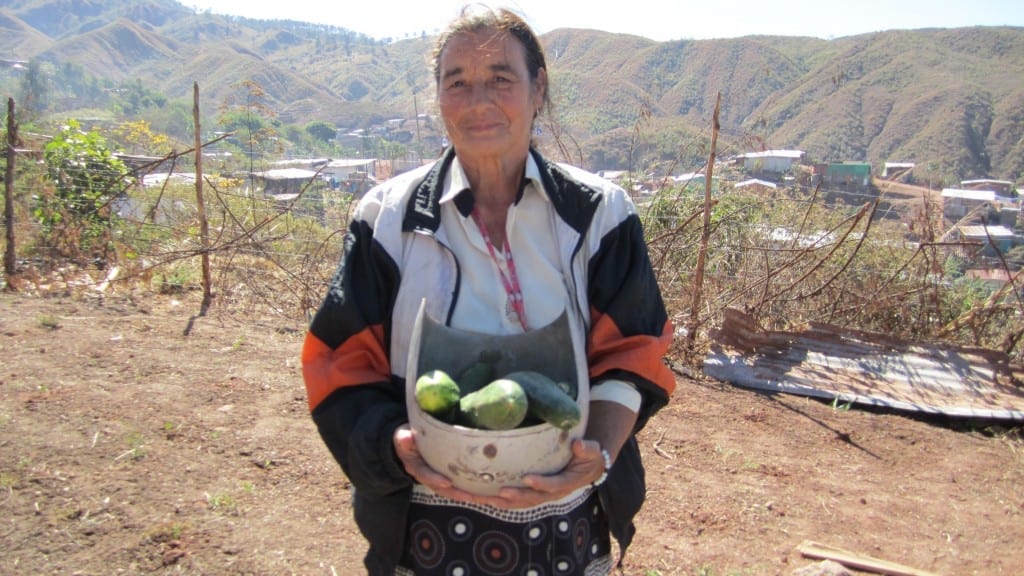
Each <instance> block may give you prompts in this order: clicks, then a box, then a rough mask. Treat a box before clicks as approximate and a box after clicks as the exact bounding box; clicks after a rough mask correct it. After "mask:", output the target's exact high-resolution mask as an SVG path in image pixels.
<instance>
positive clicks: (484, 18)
mask: <svg viewBox="0 0 1024 576" xmlns="http://www.w3.org/2000/svg"><path fill="white" fill-rule="evenodd" d="M483 30H494V31H495V32H497V33H498V34H503V33H505V34H511V35H512V37H513V38H515V39H516V40H519V42H520V43H521V44H522V45H523V48H525V52H526V68H527V70H529V72H530V80H531V81H536V80H537V74H538V72H539V71H540V69H541V68H544V69H545V70H546V69H547V67H548V66H547V63H546V62H545V59H544V48H543V47H542V46H541V45H540V40H539V39H538V38H537V35H536V34H534V33H533V29H531V28H530V25H529V24H527V23H526V21H525V20H523V19H522V17H520V16H519V15H518V14H516V13H515V12H512V11H511V10H508V9H505V8H490V7H487V6H484V5H481V4H475V5H468V6H465V7H464V8H463V9H462V12H461V13H460V14H459V17H458V18H456V19H455V20H453V21H452V22H451V23H450V24H448V27H447V28H445V30H444V31H443V32H441V35H440V36H438V37H437V42H436V43H435V44H434V51H433V53H432V54H431V69H432V71H433V73H434V82H435V83H437V84H440V82H441V52H443V51H444V49H445V46H447V45H448V41H449V40H451V39H452V37H454V36H458V35H459V34H465V33H474V32H480V31H483ZM548 83H549V84H550V77H549V80H548ZM550 93H551V90H550V89H546V90H544V107H545V108H547V107H548V106H549V105H550V103H551V99H550V97H549V94H550Z"/></svg>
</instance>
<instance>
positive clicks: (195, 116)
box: [192, 82, 213, 316]
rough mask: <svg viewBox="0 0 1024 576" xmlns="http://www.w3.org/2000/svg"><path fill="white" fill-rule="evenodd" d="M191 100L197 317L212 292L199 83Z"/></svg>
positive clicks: (208, 300) (205, 308)
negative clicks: (199, 273)
mask: <svg viewBox="0 0 1024 576" xmlns="http://www.w3.org/2000/svg"><path fill="white" fill-rule="evenodd" d="M192 100H193V105H192V121H193V124H194V129H195V140H196V210H197V211H198V214H199V242H200V246H201V247H202V257H201V258H202V265H203V304H202V306H201V307H200V309H199V310H200V311H199V315H200V316H205V315H206V311H207V310H209V308H210V301H211V300H212V299H213V292H212V289H211V287H210V284H211V282H210V227H209V223H208V222H207V221H206V206H205V204H204V203H203V142H202V134H203V133H202V130H200V123H199V82H194V83H193V84H192Z"/></svg>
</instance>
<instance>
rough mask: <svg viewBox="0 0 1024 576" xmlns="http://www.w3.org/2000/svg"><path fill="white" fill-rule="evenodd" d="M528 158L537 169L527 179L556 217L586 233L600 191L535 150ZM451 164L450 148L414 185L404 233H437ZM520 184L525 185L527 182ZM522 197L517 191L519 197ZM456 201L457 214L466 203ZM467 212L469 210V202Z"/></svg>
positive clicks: (453, 153)
mask: <svg viewBox="0 0 1024 576" xmlns="http://www.w3.org/2000/svg"><path fill="white" fill-rule="evenodd" d="M530 154H531V155H532V156H533V161H534V164H535V165H536V167H537V174H532V172H533V171H532V170H529V169H528V174H527V178H539V180H540V181H539V182H538V184H539V185H540V186H541V188H542V189H543V192H544V194H545V195H546V196H547V197H548V199H549V200H550V201H551V203H552V204H553V205H554V208H555V211H556V212H557V213H558V215H559V217H560V218H561V219H562V220H564V221H565V222H566V223H567V224H569V226H571V227H572V228H573V229H574V230H576V232H578V233H579V234H583V233H585V232H586V230H587V228H588V227H589V225H590V221H591V220H592V219H593V217H594V213H595V212H596V210H597V207H598V205H599V204H600V201H601V193H600V191H599V190H595V189H593V188H591V187H589V186H587V185H585V184H583V183H581V182H580V181H579V180H577V179H575V178H573V177H572V176H571V175H570V174H569V173H568V172H567V171H566V170H565V169H564V168H562V167H560V166H558V165H556V164H554V163H552V162H549V161H547V160H546V159H545V158H544V157H543V156H541V154H540V152H538V151H537V150H535V149H533V148H531V149H530ZM454 161H455V148H454V147H451V146H449V147H448V149H446V150H445V151H444V153H443V154H442V155H441V158H440V159H439V160H438V161H437V162H435V163H434V166H433V167H432V168H431V169H430V170H429V171H428V172H427V175H426V176H425V177H424V178H423V179H422V180H421V181H420V182H419V183H418V184H416V185H415V189H414V190H413V193H412V196H411V197H410V198H409V204H408V206H407V209H406V212H405V218H404V220H403V222H402V231H403V232H427V233H430V234H433V233H435V232H437V229H438V228H439V227H440V225H441V198H442V195H443V194H444V189H445V188H444V182H445V178H446V177H447V175H448V172H449V171H450V170H451V168H452V164H453V162H454ZM523 182H524V183H525V182H526V178H524V179H523ZM460 192H461V191H460ZM522 193H523V191H522V190H520V191H519V194H520V197H522ZM455 201H456V205H457V207H459V209H460V211H462V210H463V209H465V208H466V206H465V205H464V203H465V202H466V201H465V200H460V199H459V198H456V199H455ZM517 201H518V199H517ZM468 208H470V209H471V208H472V203H471V202H469V205H468Z"/></svg>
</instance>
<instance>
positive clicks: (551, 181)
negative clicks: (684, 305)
mask: <svg viewBox="0 0 1024 576" xmlns="http://www.w3.org/2000/svg"><path fill="white" fill-rule="evenodd" d="M531 153H532V154H533V157H534V161H535V162H536V164H537V166H538V167H540V172H541V180H542V181H543V187H544V190H545V192H546V193H547V194H548V196H549V198H550V200H551V203H552V205H553V207H554V211H555V213H556V214H557V217H558V223H557V231H556V238H557V239H558V242H559V243H560V248H561V252H562V253H563V255H564V260H565V262H566V266H565V267H564V269H565V270H566V271H567V272H566V274H567V278H566V285H567V286H571V287H573V289H574V290H575V293H576V302H577V309H576V315H577V317H578V318H577V319H578V320H579V322H578V326H580V329H581V330H582V331H584V332H585V337H584V338H581V339H580V341H581V342H585V346H586V350H585V351H583V352H582V354H585V360H586V365H587V371H588V374H589V379H590V382H592V383H593V382H600V381H602V380H604V379H610V378H614V379H619V380H624V381H627V382H629V383H631V384H633V385H634V386H635V387H636V388H637V389H638V390H639V391H640V392H641V395H642V397H643V402H642V406H641V409H640V414H639V417H638V420H637V430H639V429H640V428H641V427H642V426H643V425H644V424H645V423H646V422H647V420H648V418H650V416H651V415H652V414H653V413H654V412H655V411H657V410H658V409H659V408H661V407H662V406H664V405H665V404H666V403H667V401H668V398H669V396H670V395H671V393H672V391H673V389H674V386H675V379H674V377H673V376H672V374H671V372H670V371H669V370H668V369H667V368H666V367H665V365H664V363H663V362H662V357H663V356H664V354H665V352H666V351H667V349H668V345H669V342H670V340H671V337H672V327H671V323H670V322H669V321H668V318H667V314H666V311H665V307H664V304H663V301H662V298H661V294H660V292H659V288H658V284H657V281H656V278H655V276H654V271H653V269H652V267H651V263H650V260H649V258H648V254H647V247H646V244H645V242H644V237H643V230H642V226H641V223H640V220H639V218H638V216H637V214H636V212H635V209H634V207H633V204H632V203H631V202H630V201H629V198H628V196H627V195H626V194H625V192H624V191H622V189H621V188H619V187H617V186H614V185H611V184H610V183H608V182H606V181H604V180H603V179H600V178H598V177H597V176H595V175H592V174H590V173H587V172H583V171H581V170H578V169H576V168H573V167H570V166H566V165H561V164H555V163H551V162H547V161H546V160H544V159H543V157H541V156H540V154H538V153H537V152H536V151H531ZM453 157H454V152H453V150H451V149H449V150H448V151H446V153H445V154H444V155H443V156H442V158H441V159H440V160H438V161H437V162H436V163H434V164H433V165H431V166H428V167H424V168H422V169H419V170H417V171H414V172H411V173H407V174H403V175H400V176H398V177H396V178H395V179H392V180H391V181H389V182H386V183H384V184H382V185H381V186H378V187H377V188H375V189H373V190H371V191H370V192H369V193H367V196H366V197H365V198H364V199H363V200H362V201H361V202H360V205H359V208H358V209H357V212H356V215H355V217H354V218H353V220H352V222H351V224H350V226H349V230H348V233H347V235H346V237H345V244H344V254H343V256H342V262H341V264H340V266H339V268H338V270H337V272H336V274H335V276H334V278H333V279H332V281H331V284H330V286H329V288H328V291H327V295H326V297H325V298H324V300H323V303H322V304H321V306H320V309H319V310H318V311H317V313H316V315H315V316H314V318H313V321H312V323H311V325H310V328H309V332H308V334H307V336H306V341H305V344H304V346H303V350H302V364H303V376H304V379H305V383H306V390H307V394H308V400H309V407H310V410H311V411H312V415H313V419H314V421H315V422H316V424H317V427H318V430H319V432H320V434H321V437H322V438H323V440H324V442H325V443H326V445H327V447H328V449H329V450H330V451H331V454H332V455H333V456H334V458H335V459H336V460H337V461H338V463H339V464H340V465H341V467H342V469H343V470H344V472H345V474H346V475H347V476H348V478H349V480H350V481H351V482H352V485H353V487H354V492H355V493H354V496H353V507H354V512H355V516H356V521H357V524H358V525H359V527H360V529H361V530H362V531H363V534H364V536H366V538H367V540H368V541H369V543H370V553H369V555H368V557H367V566H368V568H371V565H374V566H378V567H382V568H380V569H381V570H382V573H383V572H386V571H387V567H389V566H392V565H393V562H395V561H397V559H398V557H399V556H400V554H401V552H402V547H403V546H404V542H403V541H402V538H401V535H402V534H403V533H404V531H403V529H402V528H403V525H404V521H405V510H406V507H407V505H408V498H409V490H410V488H411V485H412V480H411V478H410V477H409V476H408V475H407V474H406V473H405V471H404V469H403V468H402V466H401V463H400V462H399V460H398V458H397V456H395V454H394V448H393V444H392V435H393V433H394V431H395V429H396V428H397V427H398V426H400V425H402V424H403V423H405V422H407V421H408V417H407V414H406V409H405V388H404V387H405V363H406V353H407V349H408V343H409V338H410V333H411V328H412V325H413V319H414V318H415V315H416V311H417V310H418V308H419V305H420V303H421V301H422V300H424V299H425V300H426V302H427V304H428V306H429V308H430V309H429V310H428V312H429V313H430V315H431V317H433V318H438V319H442V318H443V319H448V318H450V315H451V312H452V310H453V309H454V305H455V303H456V302H457V300H458V297H459V287H460V270H459V262H457V261H456V259H455V257H454V255H453V254H452V252H451V251H450V250H449V249H447V248H446V246H445V245H444V243H443V241H441V240H440V239H439V238H438V237H437V235H436V234H435V233H436V232H437V231H438V228H439V226H440V213H441V211H440V206H439V200H440V197H441V194H442V190H443V183H444V181H445V176H446V174H447V171H448V169H449V167H450V166H451V162H452V159H453ZM643 494H644V479H643V468H642V465H641V463H640V454H639V450H638V449H637V447H636V443H635V441H631V442H629V443H627V445H626V446H625V447H624V448H623V450H622V452H621V453H620V455H619V457H618V459H617V460H616V463H615V465H614V466H613V468H612V471H611V473H610V474H609V478H608V481H607V482H606V484H605V485H604V486H603V487H602V501H603V502H604V503H605V507H606V510H607V511H608V514H609V519H610V520H611V522H612V532H613V534H614V535H615V537H616V539H617V540H618V541H619V543H620V544H621V545H623V546H626V545H628V543H629V540H630V539H631V537H632V532H633V528H632V518H633V516H634V515H635V513H636V512H637V511H638V510H639V507H640V505H641V504H642V502H643ZM609 496H610V498H609ZM396 540H397V541H396ZM373 571H374V570H373V569H372V568H371V572H373Z"/></svg>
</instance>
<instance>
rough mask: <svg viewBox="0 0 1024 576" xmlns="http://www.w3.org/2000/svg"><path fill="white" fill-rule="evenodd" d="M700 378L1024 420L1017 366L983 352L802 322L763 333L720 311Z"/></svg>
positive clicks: (745, 319)
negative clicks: (720, 320)
mask: <svg viewBox="0 0 1024 576" xmlns="http://www.w3.org/2000/svg"><path fill="white" fill-rule="evenodd" d="M704 373H705V374H707V375H708V376H710V377H712V378H716V379H718V380H723V381H726V382H730V383H733V384H736V385H739V386H744V387H747V388H757V389H761V390H772V391H778V392H786V393H791V394H800V395H804V396H811V397H817V398H838V399H839V400H840V401H842V402H854V403H860V404H867V405H875V406H886V407H889V408H895V409H900V410H908V411H914V412H925V413H932V414H945V415H947V416H957V417H971V418H988V419H998V420H1013V421H1024V387H1022V385H1021V382H1024V367H1022V366H1019V365H1014V364H1011V363H1010V362H1009V359H1008V358H1007V356H1006V355H1004V354H1001V353H999V352H996V351H992V350H987V349H983V348H971V347H957V346H944V345H936V344H915V343H911V342H906V341H902V340H898V339H894V338H891V337H889V336H886V335H884V334H878V333H868V332H859V331H855V330H846V329H843V328H840V327H836V326H830V325H826V324H810V325H808V326H807V327H806V328H805V329H803V330H801V331H796V332H765V331H762V330H760V329H759V328H758V327H757V325H756V324H755V323H754V322H753V320H752V319H751V318H750V317H749V316H747V315H746V314H744V313H742V312H740V311H739V310H733V309H729V310H726V311H725V319H724V321H723V324H722V328H721V329H720V330H718V331H717V332H716V333H715V334H714V335H713V341H712V345H711V347H710V350H709V352H708V354H707V356H706V357H705V359H704Z"/></svg>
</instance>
